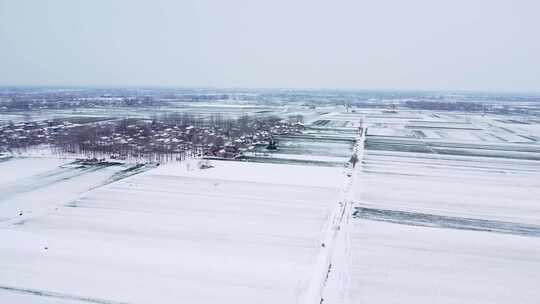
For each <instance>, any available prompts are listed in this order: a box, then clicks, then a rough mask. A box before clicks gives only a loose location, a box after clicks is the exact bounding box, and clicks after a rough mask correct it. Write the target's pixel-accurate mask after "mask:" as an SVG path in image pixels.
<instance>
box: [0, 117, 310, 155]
mask: <svg viewBox="0 0 540 304" xmlns="http://www.w3.org/2000/svg"><path fill="white" fill-rule="evenodd" d="M194 122H195V121H194ZM303 127H304V126H303V124H301V123H292V122H290V121H284V120H279V119H275V118H273V119H270V118H261V117H258V118H245V117H243V118H241V119H231V120H224V121H220V122H219V123H211V122H209V121H205V120H200V121H196V123H192V124H177V123H172V122H168V121H162V120H160V119H153V120H147V119H121V120H111V121H105V122H103V121H102V122H94V123H86V124H77V123H71V122H69V121H62V120H54V121H52V120H51V121H40V122H25V123H18V124H9V125H5V126H0V151H2V150H3V151H10V150H13V149H26V148H29V147H35V146H39V145H42V144H48V145H50V146H51V147H53V148H54V149H53V150H54V151H57V152H58V153H72V154H80V155H84V156H85V157H90V158H102V157H108V158H111V159H119V160H133V159H135V160H146V161H158V162H163V161H170V160H183V159H185V158H187V157H190V156H193V155H198V156H206V157H218V158H235V157H237V156H239V155H240V154H241V153H242V152H244V151H247V150H249V149H253V148H254V146H255V145H258V144H268V142H270V141H271V139H272V137H273V136H275V135H280V134H291V133H298V132H301V131H302V130H303Z"/></svg>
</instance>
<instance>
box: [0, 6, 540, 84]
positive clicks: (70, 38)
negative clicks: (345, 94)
mask: <svg viewBox="0 0 540 304" xmlns="http://www.w3.org/2000/svg"><path fill="white" fill-rule="evenodd" d="M539 14H540V1H539V0H369V1H368V0H350V1H349V0H333V1H330V0H326V1H319V0H265V1H262V0H261V1H257V0H214V1H212V0H176V1H173V0H171V1H165V0H163V1H155V0H152V1H151V0H147V1H134V0H132V1H129V0H88V1H82V0H80V1H78V0H47V1H43V0H34V1H30V0H0V84H2V85H75V86H77V85H97V86H123V85H130V86H175V87H191V86H203V87H209V86H210V87H265V88H268V87H281V88H350V89H426V90H429V89H443V90H444V89H446V90H458V89H459V90H489V91H534V92H538V91H540V15H539Z"/></svg>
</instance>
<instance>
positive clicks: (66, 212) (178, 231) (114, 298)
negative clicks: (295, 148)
mask: <svg viewBox="0 0 540 304" xmlns="http://www.w3.org/2000/svg"><path fill="white" fill-rule="evenodd" d="M213 165H214V166H215V167H214V168H210V169H205V170H200V169H198V168H197V167H196V166H195V164H194V163H189V164H186V163H183V164H182V165H168V166H161V167H159V168H157V169H153V170H150V171H148V172H145V173H142V174H139V175H136V176H133V177H131V178H127V179H124V180H121V181H118V182H115V183H112V184H109V185H106V186H103V187H100V188H97V189H94V190H92V191H90V192H87V193H86V194H84V195H82V196H81V197H79V198H78V199H75V200H73V201H72V202H69V203H67V204H59V205H58V206H57V209H54V210H53V211H51V212H49V213H48V214H46V215H43V216H41V217H35V218H32V220H29V221H22V222H18V223H13V224H11V225H4V226H3V227H2V229H0V239H2V240H3V241H2V242H1V243H0V299H5V300H11V299H15V300H16V301H20V302H23V303H25V302H26V303H33V302H34V301H36V302H37V301H43V298H44V296H45V297H46V296H48V298H54V299H58V300H62V301H68V302H69V301H78V300H81V299H91V301H94V302H98V303H116V302H127V303H171V302H186V303H217V302H222V303H295V302H298V301H302V300H303V299H304V298H305V297H308V296H309V295H308V294H307V292H308V290H309V286H310V283H311V279H312V277H313V272H314V271H315V267H316V261H317V258H318V255H319V254H320V251H321V239H322V238H323V234H324V232H325V231H326V224H327V222H328V217H329V216H330V214H331V212H332V210H333V209H334V208H335V206H336V204H337V203H338V200H339V198H340V196H341V195H342V193H341V191H342V190H341V187H342V186H343V184H344V183H345V178H346V176H345V175H344V174H343V169H341V168H332V167H308V166H296V165H275V164H260V163H246V162H230V161H216V162H213ZM91 301H90V302H91ZM99 301H101V302H99ZM1 302H4V300H2V301H1ZM44 303H46V302H44Z"/></svg>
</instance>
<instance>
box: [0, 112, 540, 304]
mask: <svg viewBox="0 0 540 304" xmlns="http://www.w3.org/2000/svg"><path fill="white" fill-rule="evenodd" d="M181 107H182V105H179V109H180V108H181ZM336 109H337V108H334V109H332V108H331V107H327V108H324V109H318V110H314V111H311V112H309V113H302V114H306V117H307V119H306V130H305V132H304V134H302V135H298V136H296V137H295V136H289V137H283V138H281V144H280V150H278V151H275V152H274V153H273V154H272V155H271V156H268V155H269V154H270V152H268V151H257V153H252V155H251V157H252V158H253V159H251V160H254V159H255V161H254V162H246V161H212V162H211V163H212V165H213V166H214V167H213V168H209V169H199V168H198V166H197V161H195V160H191V161H188V162H184V163H181V164H168V165H162V166H159V167H157V168H151V169H150V168H144V170H140V171H136V172H131V171H130V168H132V167H130V166H129V165H114V166H112V165H111V166H101V167H94V166H79V165H77V164H74V163H72V160H55V159H52V158H49V157H26V158H24V157H20V156H15V157H9V156H8V157H3V158H0V240H2V242H0V303H44V304H45V303H47V304H49V303H106V304H115V303H179V302H180V303H313V304H321V303H324V304H327V303H351V304H352V303H363V302H369V303H486V304H487V303H538V299H540V289H538V287H537V285H538V283H539V282H540V144H539V140H540V134H539V133H538V132H539V131H540V128H539V125H540V123H538V120H535V119H533V118H531V117H517V116H504V115H481V114H471V113H457V112H456V113H450V112H434V111H416V110H401V109H397V110H393V111H385V110H382V109H361V110H360V109H359V110H358V112H356V113H344V112H340V111H337V110H336ZM184 110H185V109H184ZM191 110H192V111H193V113H199V112H200V111H202V112H205V111H206V112H208V113H210V112H213V111H215V112H220V111H225V110H227V111H229V112H231V113H232V114H235V115H236V114H238V115H241V114H243V113H244V112H245V111H248V112H250V113H258V111H259V110H261V113H258V114H262V112H264V111H266V110H268V109H263V108H261V109H259V108H258V107H253V108H250V107H245V108H242V107H236V108H234V107H227V106H223V107H219V106H212V107H209V106H204V107H197V108H196V107H193V108H192V109H190V111H191ZM270 110H272V111H271V112H272V113H278V112H280V111H279V109H278V108H275V109H270ZM295 111H298V109H293V108H291V109H286V111H284V113H289V114H290V113H296V112H295ZM229 112H227V113H229ZM233 112H234V113H233ZM231 113H229V114H231ZM232 114H231V115H232ZM360 127H362V128H365V127H367V128H368V129H367V132H366V133H364V135H365V134H367V136H364V137H362V138H361V143H363V142H364V139H365V142H366V145H365V148H363V147H364V145H363V144H360V146H359V147H358V146H356V145H355V144H354V142H353V139H354V138H355V136H358V134H357V132H358V131H359V130H360ZM363 130H365V129H363ZM277 140H278V142H279V140H280V138H278V139H277ZM356 152H357V153H358V157H359V159H360V162H359V163H358V165H357V166H356V168H355V169H354V170H353V171H351V170H350V169H347V168H345V167H344V166H343V165H344V163H345V162H347V160H348V159H349V158H350V155H351V154H352V153H356ZM264 154H268V155H266V156H265V155H264ZM246 156H247V157H249V156H250V155H248V154H246ZM273 162H276V163H273ZM277 162H282V163H281V164H277ZM299 164H302V165H299ZM332 165H333V166H332ZM145 170H147V171H145ZM133 173H138V174H136V175H134V176H130V175H131V174H133Z"/></svg>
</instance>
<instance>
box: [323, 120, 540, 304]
mask: <svg viewBox="0 0 540 304" xmlns="http://www.w3.org/2000/svg"><path fill="white" fill-rule="evenodd" d="M486 130H487V131H489V132H493V130H492V127H488V128H486ZM445 132H447V134H453V135H455V136H454V137H452V136H447V137H446V136H445V138H446V139H441V140H440V145H441V146H444V145H448V146H451V145H456V146H459V143H464V142H471V143H473V144H477V145H478V147H479V149H483V148H484V147H482V144H481V143H480V144H478V142H479V141H481V139H480V138H477V139H476V141H477V143H475V138H474V137H472V136H468V135H467V136H463V135H466V134H465V133H467V132H465V133H463V132H462V131H447V130H445ZM471 132H473V131H471ZM482 132H485V131H484V130H482ZM506 132H507V133H508V134H511V132H508V131H506ZM368 134H369V133H368ZM470 134H474V132H473V133H470ZM446 140H452V141H455V143H448V142H446ZM390 141H391V142H392V145H393V147H392V149H386V148H385V147H383V146H382V145H383V144H384V143H383V142H382V140H381V146H377V145H371V146H369V147H368V149H367V150H364V151H363V153H362V157H361V160H362V162H361V165H360V167H359V168H358V170H357V175H356V176H355V179H354V180H355V182H354V184H353V187H352V189H353V190H352V192H351V194H350V199H351V202H352V204H351V205H350V208H349V209H347V211H346V214H347V219H348V221H347V222H346V224H345V225H343V226H342V227H341V228H342V229H341V234H340V238H339V241H338V242H337V245H336V247H337V248H336V249H335V252H336V253H335V254H334V258H333V264H332V269H331V272H330V275H329V278H328V283H327V284H326V287H325V293H324V298H325V303H363V302H366V303H486V304H488V303H537V302H538V299H540V290H539V289H538V288H537V286H536V285H538V282H540V201H539V199H538V198H539V197H540V163H539V162H538V161H533V160H526V159H518V157H516V155H515V154H517V153H525V152H519V151H522V150H524V149H528V150H529V152H527V153H529V154H531V155H536V156H537V155H538V152H537V151H535V149H537V147H538V146H535V145H534V144H530V145H527V146H525V145H523V144H517V143H516V144H514V143H505V144H497V145H495V144H493V145H490V146H489V148H490V149H493V150H492V151H493V152H494V155H495V156H497V157H496V158H495V157H485V155H487V153H483V154H482V155H484V156H471V155H459V154H458V153H454V152H452V151H453V150H452V151H450V150H448V151H447V152H446V153H445V154H439V153H437V152H438V151H439V150H438V149H435V148H432V149H427V150H425V151H422V153H419V152H410V151H411V150H412V149H410V147H407V145H406V144H407V142H406V141H404V140H402V139H401V138H397V136H395V135H394V136H393V138H391V139H390V140H389V141H388V142H390ZM432 144H433V143H432ZM486 147H488V146H486ZM372 148H374V149H372ZM407 151H409V152H407ZM505 153H506V154H508V156H509V157H508V158H504V157H502V156H504V155H505Z"/></svg>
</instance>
